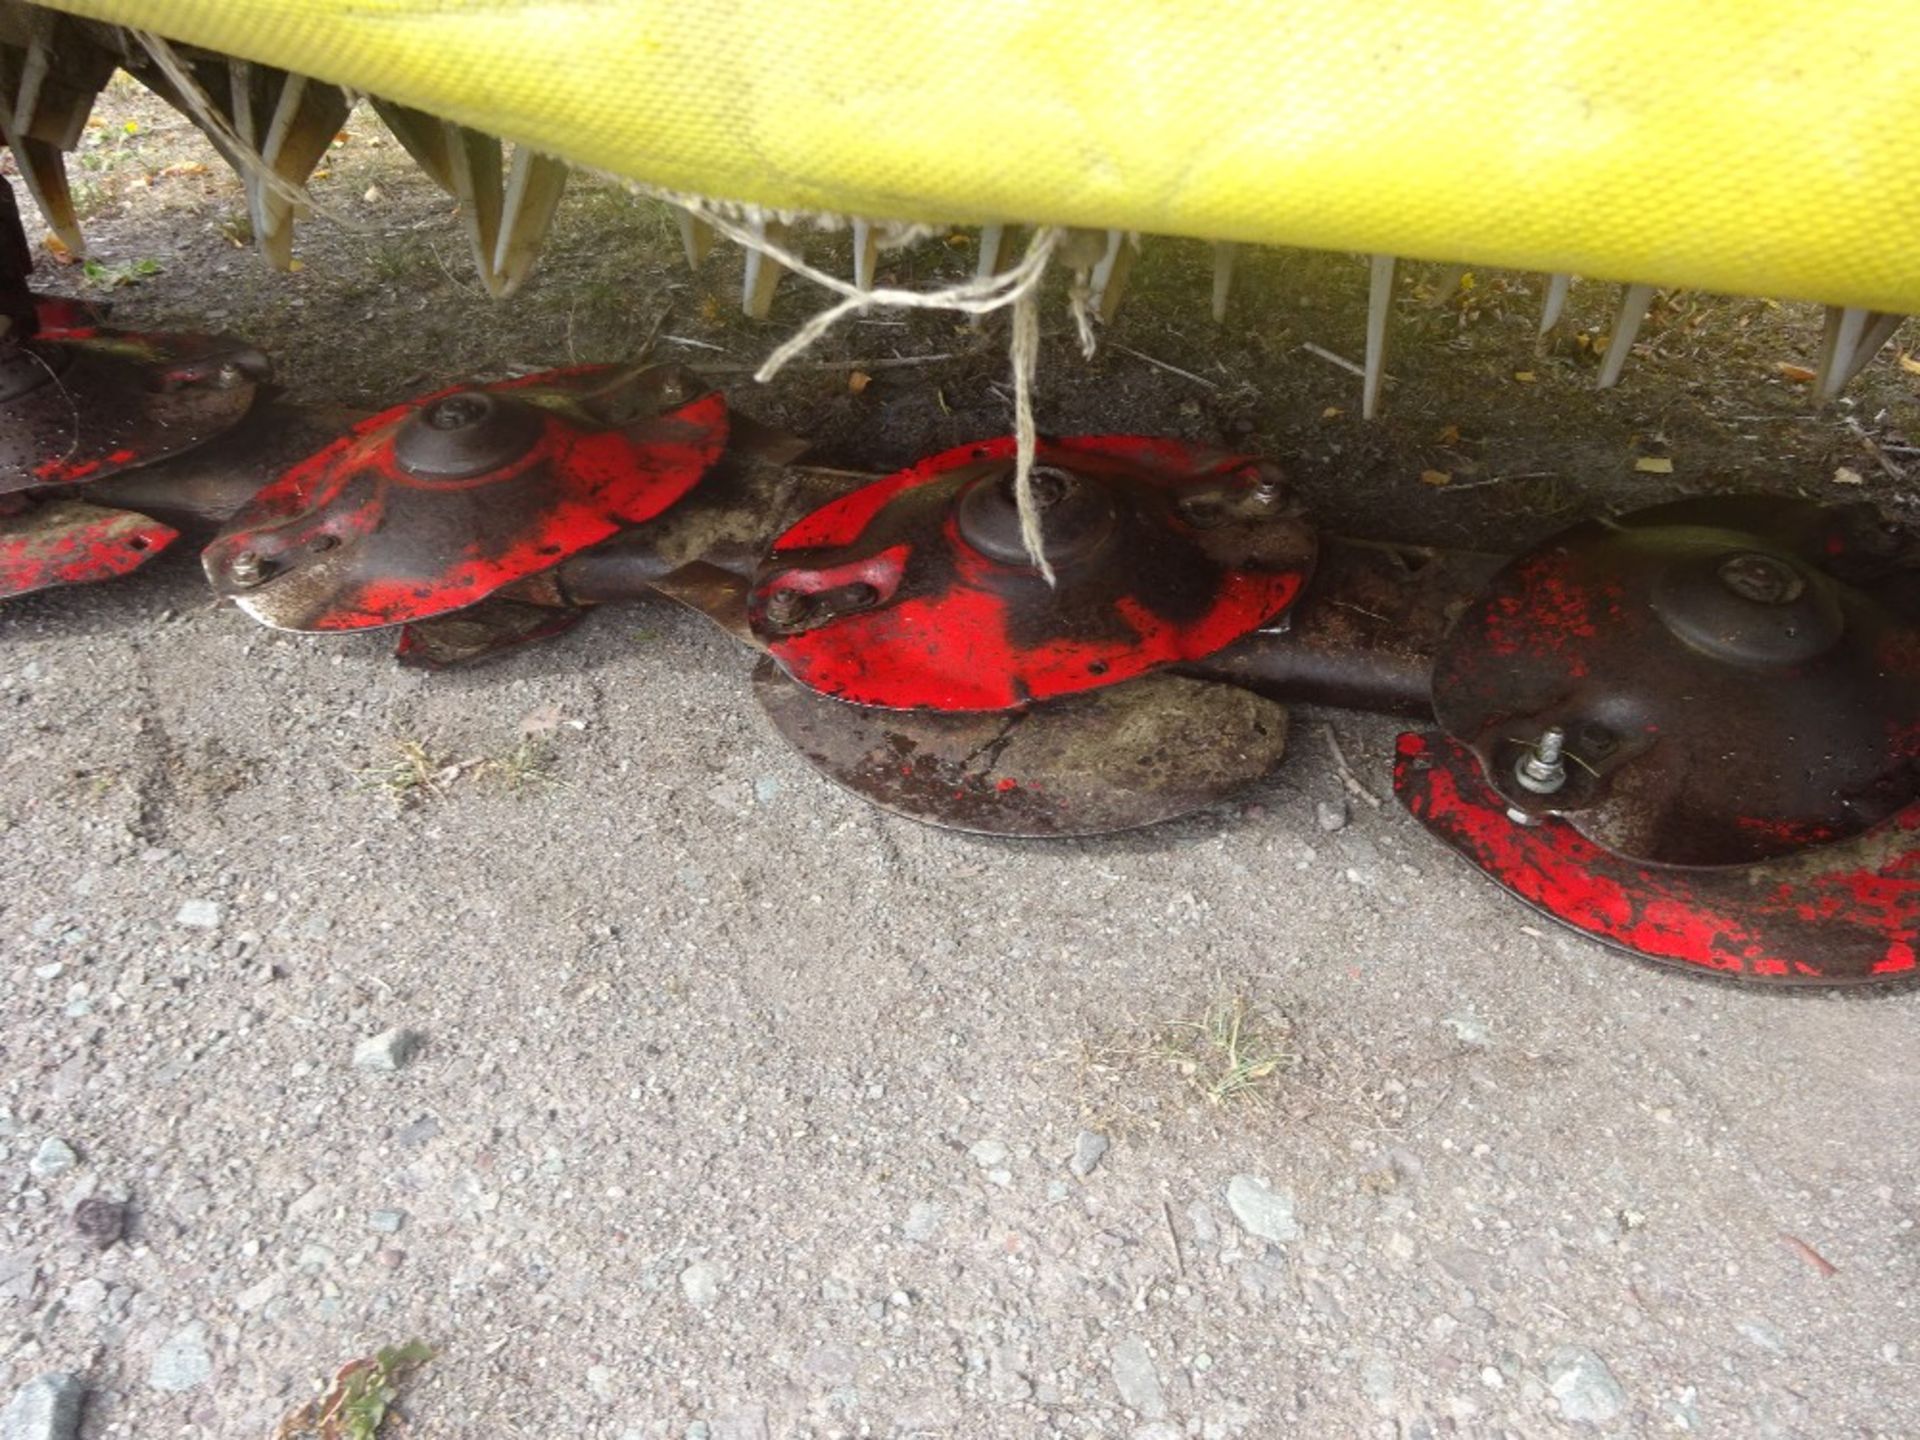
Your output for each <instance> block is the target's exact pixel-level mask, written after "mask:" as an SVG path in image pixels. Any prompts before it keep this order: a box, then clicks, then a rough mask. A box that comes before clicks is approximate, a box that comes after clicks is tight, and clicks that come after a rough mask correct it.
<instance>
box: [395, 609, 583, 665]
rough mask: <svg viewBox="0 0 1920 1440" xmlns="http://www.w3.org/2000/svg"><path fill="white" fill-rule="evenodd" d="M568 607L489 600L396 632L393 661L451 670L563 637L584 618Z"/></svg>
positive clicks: (578, 612)
mask: <svg viewBox="0 0 1920 1440" xmlns="http://www.w3.org/2000/svg"><path fill="white" fill-rule="evenodd" d="M586 613H587V612H586V611H585V610H583V609H580V608H579V607H577V606H571V605H560V606H555V605H535V604H532V603H530V602H528V601H526V600H515V599H512V598H510V597H508V596H505V595H490V596H488V597H487V598H486V599H485V600H482V601H481V602H480V603H479V604H477V605H469V606H468V607H467V608H466V609H464V610H459V611H455V612H454V613H453V614H451V615H439V616H435V617H434V618H433V619H431V620H416V621H414V622H413V623H412V624H410V625H402V626H401V627H400V640H399V643H398V644H397V645H396V646H395V647H394V652H393V653H394V658H395V659H396V660H398V661H399V662H400V663H401V664H402V665H405V666H408V667H409V668H412V669H416V670H452V669H455V668H457V667H461V666H466V665H475V664H478V663H479V662H481V661H483V660H492V659H494V658H496V657H498V656H501V655H504V654H507V653H508V652H510V651H513V650H517V649H519V648H520V647H521V646H522V645H528V644H531V643H532V642H534V641H536V640H550V639H552V638H553V637H554V636H556V635H564V634H566V633H567V631H569V630H571V629H573V627H574V626H576V625H578V624H579V623H580V622H581V620H583V619H584V618H586Z"/></svg>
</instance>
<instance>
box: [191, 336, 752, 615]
mask: <svg viewBox="0 0 1920 1440" xmlns="http://www.w3.org/2000/svg"><path fill="white" fill-rule="evenodd" d="M727 435H728V417H727V408H726V401H725V399H724V397H722V396H721V394H720V392H718V391H716V390H709V389H707V388H706V387H705V386H704V385H703V384H702V383H701V382H700V381H699V380H698V378H697V377H695V376H693V375H692V374H690V373H689V372H686V371H682V370H678V369H676V368H674V367H671V366H655V367H652V368H650V369H646V370H639V371H635V370H632V369H629V368H625V367H619V366H582V367H579V368H576V369H570V370H555V371H546V372H543V373H540V374H536V375H527V376H522V377H521V378H519V379H516V380H507V381H501V382H498V383H496V384H492V385H484V386H464V387H463V386H452V387H449V388H448V389H445V390H441V391H437V392H435V393H433V394H431V395H426V396H423V397H421V398H420V399H417V400H412V401H409V402H407V403H406V404H403V405H396V406H394V407H393V408H391V409H389V410H385V411H382V412H381V413H380V414H377V415H374V416H371V417H369V418H368V419H366V420H363V421H361V422H360V423H359V424H357V425H355V426H354V427H353V428H352V429H351V430H349V431H348V432H347V434H345V435H343V436H341V437H340V438H339V439H337V440H335V441H334V442H333V443H332V444H331V445H328V446H327V447H326V448H325V449H323V450H321V451H320V452H319V453H317V454H315V455H311V456H309V457H308V458H306V459H305V460H302V461H301V462H300V463H298V464H297V465H295V466H294V467H293V468H292V469H290V470H288V471H287V472H286V473H285V474H284V475H282V476H281V477H280V478H279V479H277V480H275V481H274V482H273V483H272V484H270V485H268V486H267V487H266V488H265V489H263V490H261V491H260V493H259V494H258V495H256V496H255V497H254V498H253V499H252V500H251V501H250V502H248V504H247V505H246V506H245V507H244V508H243V509H242V510H241V511H240V512H239V513H238V514H237V515H235V516H234V518H233V520H232V521H231V522H230V523H229V524H228V526H227V527H226V529H225V530H223V531H222V532H221V534H220V535H219V536H218V537H216V538H215V540H214V541H213V543H212V544H211V545H209V546H208V547H207V549H206V552H205V554H204V555H203V557H202V562H203V564H204V565H205V567H206V571H207V576H208V578H209V579H210V580H211V581H212V582H213V586H214V589H215V590H216V591H217V592H219V593H220V594H221V595H224V596H226V597H228V598H229V599H232V600H234V601H236V602H237V603H238V604H239V605H240V607H241V608H242V609H243V610H245V611H246V612H247V613H248V614H249V615H251V616H253V618H254V619H256V620H258V621H260V622H261V623H262V624H263V625H269V626H272V627H274V628H275V629H280V630H298V631H338V630H372V629H379V628H381V627H383V626H388V625H399V624H404V623H406V622H408V621H416V620H425V619H429V618H431V617H433V616H436V615H445V614H448V613H451V612H452V611H455V610H461V609H464V608H466V607H467V606H469V605H472V604H474V603H475V602H476V601H479V600H482V599H484V598H486V597H487V596H488V595H491V594H493V593H494V592H496V591H498V590H501V589H503V588H505V587H506V586H508V585H511V584H514V583H515V582H517V581H521V580H524V579H526V578H528V577H529V576H532V575H537V574H540V573H542V572H544V571H548V570H551V569H553V568H554V567H556V566H558V565H559V564H560V563H561V562H562V561H564V560H566V559H567V558H568V557H570V556H573V555H576V554H578V553H579V552H581V551H583V550H586V549H588V548H590V547H592V546H595V545H598V544H600V543H601V542H602V541H604V540H606V539H608V538H609V537H610V536H612V535H614V534H616V533H617V532H619V531H620V530H621V529H622V528H623V527H625V526H629V525H637V524H641V523H643V522H645V521H647V520H651V519H653V518H654V517H655V516H657V515H660V514H661V513H663V512H664V511H666V510H667V509H668V507H670V506H672V505H674V504H675V503H676V502H678V501H679V500H680V499H681V498H682V497H684V496H685V495H686V494H687V493H688V492H689V491H690V490H692V489H693V488H694V486H695V485H697V484H698V483H699V482H700V481H701V479H702V478H703V477H704V476H705V475H706V474H707V472H708V471H709V470H710V469H711V468H712V467H713V466H714V465H715V463H716V462H718V460H719V459H720V457H721V456H722V455H723V454H724V453H725V450H726V444H727Z"/></svg>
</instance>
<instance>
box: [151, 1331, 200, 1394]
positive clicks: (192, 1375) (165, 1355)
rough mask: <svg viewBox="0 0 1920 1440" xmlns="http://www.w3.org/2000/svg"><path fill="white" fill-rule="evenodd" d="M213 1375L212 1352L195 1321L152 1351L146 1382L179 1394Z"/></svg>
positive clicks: (196, 1387)
mask: <svg viewBox="0 0 1920 1440" xmlns="http://www.w3.org/2000/svg"><path fill="white" fill-rule="evenodd" d="M212 1375H213V1355H212V1354H211V1353H210V1352H209V1351H208V1349H207V1327H206V1326H205V1325H203V1324H201V1323H200V1322H199V1321H198V1320H196V1321H194V1322H193V1323H192V1324H191V1325H189V1326H187V1327H186V1328H185V1329H183V1330H179V1331H176V1332H175V1333H174V1334H173V1335H171V1336H170V1337H168V1339H167V1341H166V1343H165V1344H164V1345H162V1346H161V1347H160V1348H159V1349H158V1350H156V1351H154V1353H153V1368H152V1370H151V1371H149V1372H148V1375H147V1383H148V1384H149V1385H151V1386H153V1388H154V1389H156V1390H166V1391H170V1392H172V1393H174V1394H179V1393H181V1392H182V1391H186V1390H197V1389H199V1388H200V1386H202V1385H204V1384H206V1383H207V1381H208V1379H209V1378H210V1377H211V1376H212Z"/></svg>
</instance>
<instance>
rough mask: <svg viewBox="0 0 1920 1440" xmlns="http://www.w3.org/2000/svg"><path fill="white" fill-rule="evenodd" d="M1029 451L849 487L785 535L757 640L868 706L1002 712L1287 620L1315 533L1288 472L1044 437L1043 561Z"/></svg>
mask: <svg viewBox="0 0 1920 1440" xmlns="http://www.w3.org/2000/svg"><path fill="white" fill-rule="evenodd" d="M1013 462H1014V442H1013V441H1012V439H1010V438H1009V439H996V440H991V441H986V442H983V443H980V444H975V445H965V446H961V447H959V448H957V449H954V450H949V451H946V452H944V453H942V454H939V455H935V456H932V457H930V458H929V459H926V460H923V461H921V462H920V463H919V464H918V465H915V466H913V467H911V468H910V469H907V470H903V471H900V472H899V473H898V474H895V475H891V476H888V477H887V478H885V479H883V480H880V481H876V482H875V483H873V484H871V485H868V486H865V487H863V488H862V489H859V490H856V491H854V492H853V493H852V494H849V495H845V496H842V497H841V498H839V499H838V500H835V501H833V502H831V503H829V504H827V505H824V506H822V507H821V508H820V509H819V510H816V511H814V512H813V513H812V514H809V515H808V516H806V517H805V518H804V519H802V520H801V521H799V522H798V523H797V524H795V525H794V526H793V527H792V528H791V529H790V530H788V531H787V532H786V533H785V534H783V535H782V536H781V537H780V538H779V540H777V541H776V542H775V543H774V547H773V553H772V555H771V557H770V558H769V559H768V561H767V562H766V564H765V565H763V566H762V568H761V571H760V573H759V575H758V577H757V578H756V581H755V585H754V591H753V595H752V598H751V601H750V605H749V617H750V619H751V622H752V625H753V629H754V633H755V634H756V635H757V636H758V637H759V638H760V639H761V641H762V642H763V643H764V644H765V645H766V647H767V649H768V651H769V652H770V653H771V654H772V655H773V656H774V658H775V659H777V660H778V661H779V662H780V664H781V666H782V667H783V668H784V669H785V670H786V671H787V673H788V674H789V675H792V676H793V677H794V678H795V679H797V680H799V681H800V682H801V683H802V684H804V685H807V686H810V687H811V688H813V689H816V690H819V691H821V692H822V693H824V694H828V695H832V696H834V697H836V698H838V699H842V700H847V701H850V702H852V703H854V704H859V705H878V706H885V707H888V708H893V709H928V710H942V711H973V710H978V711H998V710H1007V709H1012V708H1015V707H1017V706H1021V705H1025V704H1027V703H1029V702H1032V701H1038V700H1048V699H1053V698H1057V697H1060V696H1064V695H1071V694H1076V693H1079V692H1082V691H1087V690H1096V689H1103V688H1105V687H1107V686H1110V685H1115V684H1118V683H1120V682H1122V681H1125V680H1131V679H1134V678H1137V677H1138V676H1141V675H1144V674H1146V673H1148V672H1149V671H1152V670H1155V669H1159V668H1162V667H1164V666H1167V665H1173V664H1179V663H1182V662H1188V661H1194V660H1198V659H1201V658H1204V657H1205V656H1207V655H1211V654H1214V653H1216V652H1217V651H1220V650H1222V649H1224V648H1226V647H1227V646H1228V645H1230V644H1232V643H1233V642H1234V641H1236V640H1238V639H1240V638H1242V637H1243V636H1245V635H1248V634H1251V633H1252V632H1253V631H1255V630H1257V629H1259V628H1260V627H1261V626H1263V625H1267V624H1270V623H1272V622H1273V620H1274V619H1275V618H1276V617H1277V616H1279V615H1280V614H1281V613H1282V612H1284V611H1285V610H1286V609H1287V608H1288V607H1289V606H1290V605H1291V604H1292V603H1293V602H1294V600H1295V599H1296V598H1297V597H1298V596H1299V594H1300V592H1301V589H1302V588H1303V587H1304V585H1305V584H1306V581H1307V578H1308V576H1309V575H1310V573H1311V571H1312V566H1313V560H1314V554H1315V540H1314V534H1313V531H1312V530H1311V529H1310V528H1309V527H1308V526H1306V525H1305V524H1304V523H1302V522H1301V521H1300V520H1299V518H1298V514H1297V511H1296V510H1295V509H1294V507H1292V506H1291V504H1290V503H1289V502H1288V498H1287V494H1286V487H1285V484H1284V482H1283V481H1282V480H1281V478H1280V477H1279V475H1278V472H1277V471H1275V470H1274V469H1273V468H1272V467H1271V466H1267V465H1265V464H1264V463H1263V462H1260V461H1257V460H1254V459H1252V458H1250V457H1247V456H1244V455H1228V454H1224V453H1222V452H1218V451H1212V450H1203V449H1199V448H1196V447H1193V446H1189V445H1186V444H1183V443H1181V442H1179V441H1174V440H1165V439H1159V438H1153V437H1144V436H1128V435H1096V436H1079V437H1070V438H1064V439H1060V440H1055V441H1043V442H1042V443H1041V445H1040V450H1039V465H1038V467H1037V468H1036V472H1035V476H1036V486H1037V487H1039V493H1040V500H1039V503H1040V505H1041V506H1042V510H1043V514H1042V521H1041V523H1042V530H1043V545H1044V549H1045V551H1046V555H1047V558H1048V560H1049V562H1050V563H1051V565H1052V566H1053V568H1054V571H1055V573H1056V578H1057V582H1058V583H1057V585H1049V584H1048V583H1047V581H1046V579H1045V578H1044V577H1043V576H1042V575H1041V574H1040V572H1039V570H1038V569H1037V568H1035V567H1034V566H1033V565H1032V563H1031V561H1030V560H1029V558H1028V556H1027V554H1026V551H1025V548H1024V545H1023V543H1022V541H1021V538H1020V529H1019V519H1018V515H1017V511H1016V506H1015V504H1014V501H1013V496H1012V478H1013V468H1014V466H1013Z"/></svg>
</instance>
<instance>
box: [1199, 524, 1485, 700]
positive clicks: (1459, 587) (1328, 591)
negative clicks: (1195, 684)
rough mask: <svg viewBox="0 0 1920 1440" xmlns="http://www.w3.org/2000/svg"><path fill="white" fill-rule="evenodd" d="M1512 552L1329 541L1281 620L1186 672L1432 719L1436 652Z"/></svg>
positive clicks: (1267, 691)
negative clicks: (1303, 586) (1300, 593)
mask: <svg viewBox="0 0 1920 1440" xmlns="http://www.w3.org/2000/svg"><path fill="white" fill-rule="evenodd" d="M1505 563H1506V557H1504V556H1500V555H1486V554H1481V553H1479V552H1477V551H1468V550H1435V549H1431V548H1428V547H1425V546H1416V545H1392V544H1384V543H1376V542H1373V541H1368V540H1351V539H1346V538H1343V537H1328V538H1327V539H1325V540H1323V541H1322V542H1321V548H1320V559H1319V563H1318V564H1317V565H1316V567H1315V569H1314V574H1313V580H1312V583H1310V584H1309V585H1308V586H1307V588H1306V591H1305V592H1304V593H1303V594H1302V595H1301V597H1300V599H1299V601H1298V602H1297V603H1295V605H1294V606H1293V608H1292V609H1290V610H1288V611H1287V613H1286V614H1285V615H1283V616H1282V617H1281V618H1280V621H1279V622H1278V623H1277V624H1275V625H1272V626H1268V627H1264V628H1262V629H1260V630H1257V631H1255V632H1254V633H1253V634H1251V635H1249V636H1247V638H1246V639H1244V640H1242V641H1240V642H1239V643H1237V644H1235V645H1231V646H1229V647H1228V648H1227V649H1225V650H1222V651H1221V652H1220V653H1219V654H1217V655H1212V656H1209V657H1208V658H1207V659H1205V660H1202V661H1199V662H1197V663H1195V664H1193V665H1191V666H1183V667H1182V669H1181V673H1183V674H1187V675H1192V676H1195V677H1196V678H1199V679H1204V680H1222V681H1226V682H1228V683H1230V684H1234V685H1244V686H1246V687H1247V688H1248V689H1250V690H1255V691H1258V692H1259V693H1260V694H1262V695H1266V696H1268V697H1270V698H1272V699H1275V700H1282V701H1288V702H1298V703H1303V704H1311V705H1332V706H1338V707H1340V708H1343V709H1350V710H1375V711H1380V712H1383V713H1385V714H1389V715H1405V716H1410V717H1416V718H1423V719H1430V718H1431V717H1432V715H1433V700H1432V689H1433V657H1434V655H1435V654H1436V653H1437V652H1438V650H1439V648H1440V644H1441V642H1442V641H1443V640H1444V639H1445V638H1446V634H1447V629H1448V627H1449V626H1450V625H1452V623H1453V622H1454V620H1455V618H1457V617H1458V616H1459V615H1460V614H1461V613H1463V612H1464V611H1465V609H1466V608H1467V606H1468V605H1470V604H1471V603H1472V602H1473V600H1474V599H1475V598H1476V597H1477V596H1478V594H1479V593H1480V591H1481V590H1482V589H1483V588H1484V587H1485V585H1486V583H1487V581H1488V580H1490V579H1491V578H1492V577H1493V575H1494V573H1495V572H1496V571H1497V570H1499V568H1500V567H1501V566H1502V565H1503V564H1505Z"/></svg>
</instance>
